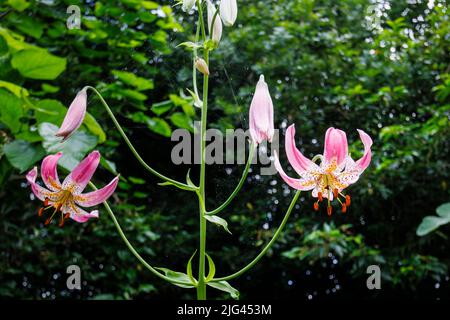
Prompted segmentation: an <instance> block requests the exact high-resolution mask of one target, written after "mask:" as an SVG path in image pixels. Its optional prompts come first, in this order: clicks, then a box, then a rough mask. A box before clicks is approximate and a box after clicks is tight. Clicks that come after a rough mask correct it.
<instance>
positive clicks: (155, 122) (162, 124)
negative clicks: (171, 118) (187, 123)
mask: <svg viewBox="0 0 450 320" xmlns="http://www.w3.org/2000/svg"><path fill="white" fill-rule="evenodd" d="M146 123H147V126H148V127H149V129H150V130H152V131H153V132H156V133H158V134H160V135H162V136H164V137H170V135H171V134H172V129H171V128H170V126H169V124H168V123H167V122H166V121H165V120H163V119H160V118H149V119H148V121H147V122H146Z"/></svg>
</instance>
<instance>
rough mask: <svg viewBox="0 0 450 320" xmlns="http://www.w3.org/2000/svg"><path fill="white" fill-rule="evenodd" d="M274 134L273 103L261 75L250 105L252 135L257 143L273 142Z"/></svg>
mask: <svg viewBox="0 0 450 320" xmlns="http://www.w3.org/2000/svg"><path fill="white" fill-rule="evenodd" d="M273 134H274V123H273V103H272V98H271V97H270V93H269V88H268V87H267V83H266V82H265V81H264V76H263V75H261V77H260V78H259V81H258V84H257V85H256V91H255V95H254V96H253V100H252V103H251V105H250V135H251V136H252V139H253V141H254V142H255V143H258V144H259V143H261V142H263V141H264V140H268V141H269V142H272V138H273Z"/></svg>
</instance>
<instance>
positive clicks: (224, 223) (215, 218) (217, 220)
mask: <svg viewBox="0 0 450 320" xmlns="http://www.w3.org/2000/svg"><path fill="white" fill-rule="evenodd" d="M204 217H205V219H206V220H208V221H209V222H212V223H214V224H216V225H218V226H221V227H222V228H224V229H225V231H226V232H228V233H229V234H231V232H230V230H229V229H228V222H227V221H226V220H225V219H223V218H221V217H218V216H210V215H205V216H204Z"/></svg>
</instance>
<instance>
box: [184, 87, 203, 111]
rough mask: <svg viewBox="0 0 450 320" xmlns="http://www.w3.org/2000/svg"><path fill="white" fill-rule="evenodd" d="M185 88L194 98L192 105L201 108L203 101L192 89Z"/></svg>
mask: <svg viewBox="0 0 450 320" xmlns="http://www.w3.org/2000/svg"><path fill="white" fill-rule="evenodd" d="M186 90H187V91H188V92H189V94H190V95H191V96H192V98H193V99H194V107H197V108H201V107H202V106H203V101H202V100H200V98H199V97H198V95H197V94H196V93H195V92H194V91H192V90H191V89H189V88H187V89H186Z"/></svg>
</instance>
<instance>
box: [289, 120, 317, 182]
mask: <svg viewBox="0 0 450 320" xmlns="http://www.w3.org/2000/svg"><path fill="white" fill-rule="evenodd" d="M285 149H286V155H287V158H288V160H289V163H290V164H291V166H292V167H293V168H294V170H295V171H296V172H297V173H298V174H299V175H300V176H304V175H305V174H306V173H307V172H308V171H310V170H318V169H319V166H318V165H316V164H315V163H314V162H312V161H311V160H309V159H308V158H306V157H305V156H304V155H303V154H302V153H301V152H300V150H298V149H297V147H296V145H295V125H294V124H292V125H290V126H289V128H287V130H286V140H285Z"/></svg>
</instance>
